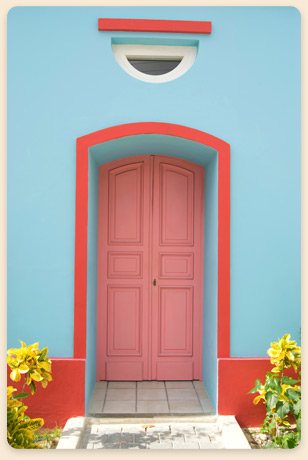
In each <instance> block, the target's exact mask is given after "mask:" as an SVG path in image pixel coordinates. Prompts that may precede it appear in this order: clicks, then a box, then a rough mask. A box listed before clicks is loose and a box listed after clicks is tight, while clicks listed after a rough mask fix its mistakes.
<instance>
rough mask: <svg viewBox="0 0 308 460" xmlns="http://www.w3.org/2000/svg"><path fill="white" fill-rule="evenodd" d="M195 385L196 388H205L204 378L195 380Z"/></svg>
mask: <svg viewBox="0 0 308 460" xmlns="http://www.w3.org/2000/svg"><path fill="white" fill-rule="evenodd" d="M192 383H193V386H194V387H195V388H205V386H204V383H203V382H202V380H193V382H192Z"/></svg>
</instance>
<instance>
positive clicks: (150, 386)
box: [137, 381, 165, 390]
mask: <svg viewBox="0 0 308 460" xmlns="http://www.w3.org/2000/svg"><path fill="white" fill-rule="evenodd" d="M137 388H143V389H144V388H145V389H151V390H153V389H164V388H165V385H164V382H156V381H149V382H147V381H146V382H137Z"/></svg>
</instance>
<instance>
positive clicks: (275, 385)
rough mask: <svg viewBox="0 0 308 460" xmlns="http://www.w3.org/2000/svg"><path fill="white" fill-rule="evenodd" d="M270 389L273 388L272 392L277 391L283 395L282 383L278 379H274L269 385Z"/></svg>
mask: <svg viewBox="0 0 308 460" xmlns="http://www.w3.org/2000/svg"><path fill="white" fill-rule="evenodd" d="M268 386H269V388H271V389H272V390H274V391H277V393H278V394H279V395H281V382H280V380H279V379H277V378H273V379H272V380H271V381H270V382H269V384H268Z"/></svg>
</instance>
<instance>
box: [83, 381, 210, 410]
mask: <svg viewBox="0 0 308 460" xmlns="http://www.w3.org/2000/svg"><path fill="white" fill-rule="evenodd" d="M214 413H215V411H214V409H213V407H212V404H211V401H210V399H209V396H208V394H207V391H206V389H205V387H204V385H203V382H201V381H197V380H194V381H165V382H164V381H143V382H106V381H101V382H97V383H96V386H95V389H94V391H93V394H92V398H91V401H90V404H89V407H88V416H95V417H101V416H102V415H104V416H105V415H128V414H130V415H132V414H138V415H139V414H140V415H155V414H161V415H163V414H174V415H176V414H206V415H211V414H214Z"/></svg>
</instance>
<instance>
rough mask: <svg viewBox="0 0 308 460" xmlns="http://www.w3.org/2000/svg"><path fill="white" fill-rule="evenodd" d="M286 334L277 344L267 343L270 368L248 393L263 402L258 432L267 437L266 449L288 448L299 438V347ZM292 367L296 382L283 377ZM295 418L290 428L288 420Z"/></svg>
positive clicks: (255, 402) (256, 402)
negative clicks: (296, 376) (262, 416)
mask: <svg viewBox="0 0 308 460" xmlns="http://www.w3.org/2000/svg"><path fill="white" fill-rule="evenodd" d="M290 339H291V336H290V334H286V335H284V336H283V337H282V339H281V340H280V339H278V342H273V343H271V348H269V350H267V354H268V355H269V356H270V358H271V364H274V366H275V367H274V368H273V369H272V370H271V372H267V374H266V377H265V383H264V384H262V383H261V381H260V380H259V379H257V380H256V381H255V387H254V388H253V389H252V390H250V391H249V393H259V395H258V396H256V397H255V398H254V400H253V403H254V404H258V403H259V401H261V400H263V402H264V404H265V405H266V417H265V419H264V423H263V425H262V432H264V433H267V434H268V435H270V437H271V442H270V443H269V444H268V445H267V446H266V447H267V448H276V447H280V448H284V449H292V448H294V447H296V446H297V445H298V444H299V442H300V439H301V387H300V375H301V371H300V369H301V347H299V346H298V345H297V343H296V342H295V341H294V340H290ZM289 368H293V369H294V371H295V372H296V373H298V379H293V378H290V377H288V376H286V375H284V372H285V370H286V369H289ZM292 416H293V417H294V418H295V421H296V428H294V429H293V428H292V427H291V423H290V422H291V421H292V420H291V417H292Z"/></svg>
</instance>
